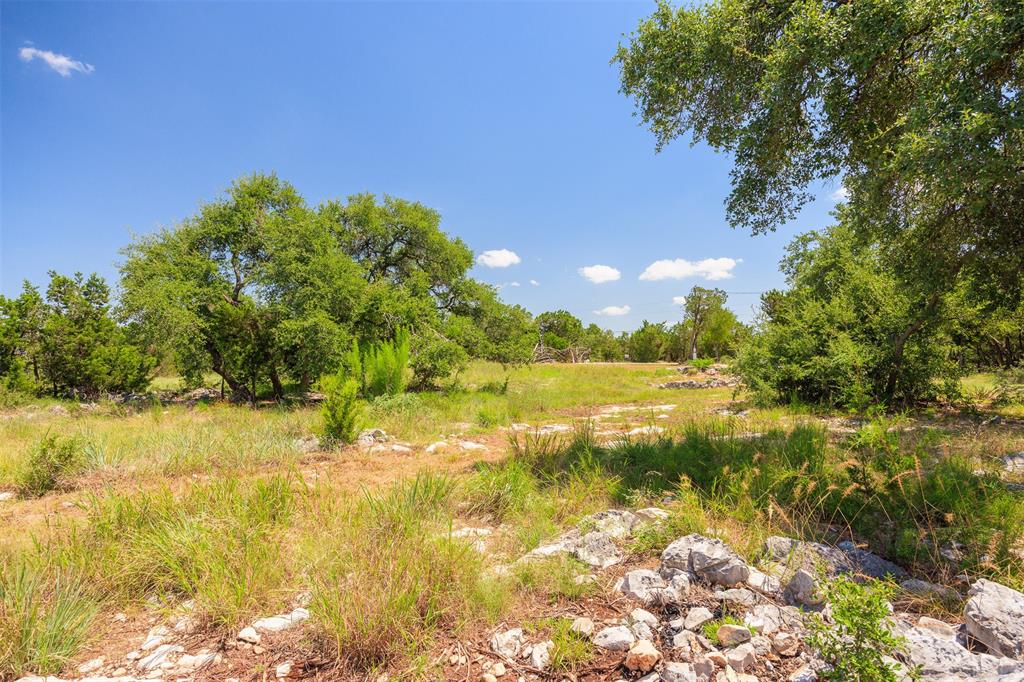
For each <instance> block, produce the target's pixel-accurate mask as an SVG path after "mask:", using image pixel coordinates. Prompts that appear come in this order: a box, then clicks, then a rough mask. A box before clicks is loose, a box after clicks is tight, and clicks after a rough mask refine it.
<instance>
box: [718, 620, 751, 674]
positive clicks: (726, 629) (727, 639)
mask: <svg viewBox="0 0 1024 682" xmlns="http://www.w3.org/2000/svg"><path fill="white" fill-rule="evenodd" d="M717 636H718V641H719V642H721V643H722V646H735V645H737V644H741V643H743V642H749V641H750V630H748V629H747V628H746V627H745V626H743V625H733V624H732V623H726V624H725V625H720V626H718V632H717ZM740 672H742V671H740Z"/></svg>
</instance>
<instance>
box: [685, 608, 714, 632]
mask: <svg viewBox="0 0 1024 682" xmlns="http://www.w3.org/2000/svg"><path fill="white" fill-rule="evenodd" d="M714 618H715V614H713V613H711V611H709V610H708V609H706V608H704V607H703V606H697V607H694V608H692V609H690V610H689V611H688V612H687V614H686V618H685V619H684V620H683V627H684V628H686V629H687V630H694V631H696V630H698V629H700V627H701V626H702V625H704V623H706V622H708V621H709V620H714Z"/></svg>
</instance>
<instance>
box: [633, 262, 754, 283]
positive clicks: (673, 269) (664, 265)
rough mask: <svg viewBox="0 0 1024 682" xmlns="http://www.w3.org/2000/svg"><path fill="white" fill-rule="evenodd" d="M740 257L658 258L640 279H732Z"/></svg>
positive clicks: (653, 280) (654, 280)
mask: <svg viewBox="0 0 1024 682" xmlns="http://www.w3.org/2000/svg"><path fill="white" fill-rule="evenodd" d="M742 262H743V261H742V260H740V259H733V258H705V259H704V260H699V261H696V262H691V261H688V260H686V259H684V258H676V259H675V260H656V261H654V262H653V263H651V264H650V265H648V266H647V269H646V270H644V271H643V272H642V273H641V274H640V279H642V280H648V281H652V282H656V281H658V280H662V279H686V278H687V277H703V278H704V279H707V280H712V281H714V280H719V279H732V269H733V268H735V267H736V264H737V263H742Z"/></svg>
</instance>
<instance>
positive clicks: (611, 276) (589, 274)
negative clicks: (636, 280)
mask: <svg viewBox="0 0 1024 682" xmlns="http://www.w3.org/2000/svg"><path fill="white" fill-rule="evenodd" d="M578 272H579V273H580V275H582V276H583V277H584V278H586V279H588V280H590V281H591V282H593V283H594V284H604V283H605V282H614V281H615V280H617V279H619V278H620V277H622V273H621V272H619V271H618V270H616V269H615V268H613V267H612V266H610V265H588V266H586V267H584V268H580V269H579V270H578Z"/></svg>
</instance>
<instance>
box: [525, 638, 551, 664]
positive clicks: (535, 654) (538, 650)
mask: <svg viewBox="0 0 1024 682" xmlns="http://www.w3.org/2000/svg"><path fill="white" fill-rule="evenodd" d="M554 646H555V643H554V642H552V641H551V640H548V641H545V642H540V643H538V644H534V645H533V651H531V652H530V664H531V665H532V666H533V667H534V668H536V669H537V670H546V669H547V667H548V666H549V665H551V649H552V648H554Z"/></svg>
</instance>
